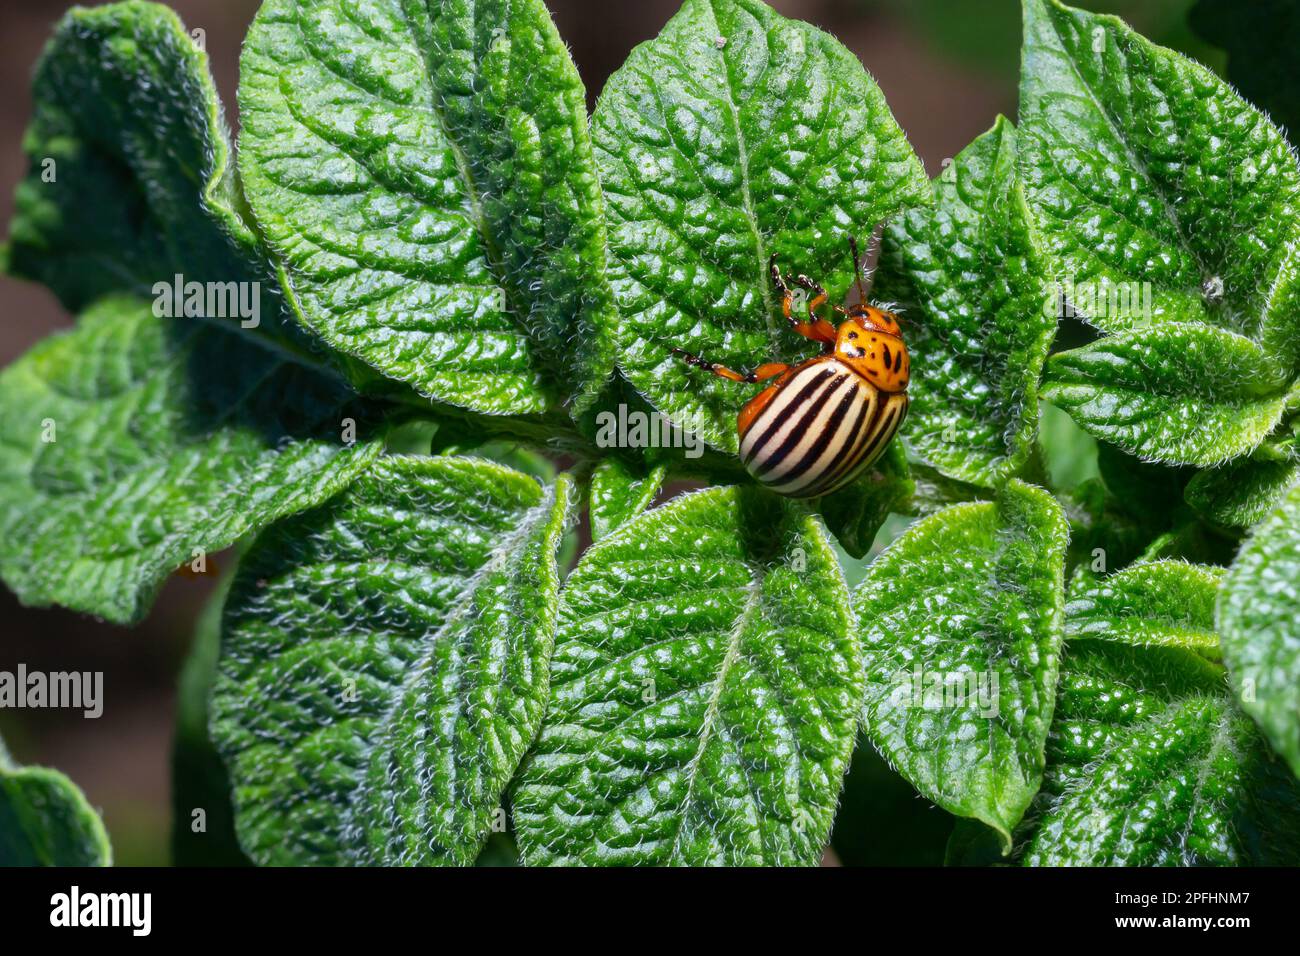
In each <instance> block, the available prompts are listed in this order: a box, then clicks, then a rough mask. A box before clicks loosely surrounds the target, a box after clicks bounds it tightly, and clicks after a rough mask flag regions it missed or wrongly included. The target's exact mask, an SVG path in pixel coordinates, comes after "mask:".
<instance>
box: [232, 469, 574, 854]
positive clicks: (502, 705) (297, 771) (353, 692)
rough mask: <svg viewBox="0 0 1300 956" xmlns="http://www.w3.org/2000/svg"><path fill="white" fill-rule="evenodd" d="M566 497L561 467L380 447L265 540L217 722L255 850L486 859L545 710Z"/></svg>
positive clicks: (252, 554) (242, 574) (243, 605)
mask: <svg viewBox="0 0 1300 956" xmlns="http://www.w3.org/2000/svg"><path fill="white" fill-rule="evenodd" d="M571 497H572V484H571V482H570V480H569V479H568V478H567V477H564V476H562V477H561V478H560V479H559V481H558V482H557V483H556V484H555V485H553V486H551V487H550V488H543V487H542V486H541V485H540V484H539V483H538V482H537V481H536V480H534V479H532V478H530V477H528V476H526V475H523V474H521V473H519V472H516V471H513V470H511V469H509V468H505V467H504V466H501V465H497V464H494V463H491V462H488V461H484V460H481V459H470V458H415V457H409V458H408V457H391V458H381V459H380V460H379V461H378V462H377V463H376V464H375V466H374V468H373V469H372V470H371V471H370V472H368V473H367V474H366V475H365V476H363V477H362V478H361V479H359V480H358V481H357V482H356V483H354V484H353V485H352V487H351V488H349V489H348V491H347V493H346V494H344V495H341V496H339V497H338V498H336V499H334V500H333V501H332V502H330V503H329V504H327V505H326V506H324V507H323V508H319V509H317V510H315V511H311V512H308V513H306V514H304V515H301V516H299V517H297V518H295V519H293V520H291V521H287V522H283V523H281V524H277V525H274V526H273V527H271V528H270V529H268V530H267V531H266V532H265V533H264V534H263V535H262V536H261V537H260V538H258V540H257V542H256V543H255V544H254V545H253V547H252V549H251V550H250V551H249V553H248V554H247V555H246V556H245V557H244V559H243V560H242V561H241V562H240V567H239V572H238V574H237V576H236V578H235V582H234V584H233V585H232V587H231V592H230V597H229V599H228V600H227V604H226V611H225V616H224V621H223V638H222V648H221V659H220V662H219V664H218V668H219V675H218V678H217V684H216V689H215V691H214V694H213V718H212V721H213V722H212V730H213V737H214V739H215V740H216V742H217V745H218V747H219V748H220V750H221V752H222V755H223V756H224V757H225V759H226V762H227V766H228V767H229V769H230V775H231V779H232V782H233V784H234V799H235V808H236V825H237V829H238V832H239V835H240V840H241V842H242V844H243V847H244V849H245V851H246V852H247V853H248V854H249V856H250V857H252V858H253V860H254V861H255V862H257V863H259V864H263V865H268V864H269V865H283V864H311V865H339V864H359V863H365V864H386V865H397V864H402V865H434V864H459V865H469V864H471V863H473V862H474V859H475V857H476V856H477V854H478V851H479V849H480V848H481V847H482V845H483V842H484V841H485V840H486V838H487V836H488V834H489V833H490V832H492V831H494V830H499V829H501V828H502V827H503V826H504V823H505V817H504V811H503V810H502V809H501V798H502V793H503V791H504V790H505V787H506V785H507V784H508V783H509V781H510V779H511V777H512V776H513V774H514V772H515V767H516V765H517V764H518V762H519V760H520V758H521V757H522V756H523V755H524V752H525V751H526V750H527V749H528V747H529V746H530V744H531V743H532V740H533V737H534V735H535V734H536V732H537V729H538V727H539V726H540V724H541V720H542V714H543V711H544V710H545V707H546V701H547V696H548V692H547V683H548V676H547V673H548V672H547V665H548V662H549V660H550V656H551V648H552V643H553V639H554V628H555V614H556V604H557V592H558V590H559V575H558V570H557V567H556V558H555V556H556V551H557V548H558V546H559V543H560V538H561V537H562V535H563V533H564V528H565V523H566V516H567V512H568V510H569V507H570V500H571Z"/></svg>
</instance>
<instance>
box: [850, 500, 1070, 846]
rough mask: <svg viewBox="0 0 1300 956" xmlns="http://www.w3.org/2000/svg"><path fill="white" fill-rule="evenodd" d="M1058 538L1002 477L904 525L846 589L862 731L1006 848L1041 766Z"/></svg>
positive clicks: (1056, 619) (1058, 593)
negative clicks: (859, 658)
mask: <svg viewBox="0 0 1300 956" xmlns="http://www.w3.org/2000/svg"><path fill="white" fill-rule="evenodd" d="M1068 537H1069V529H1068V527H1067V525H1066V522H1065V517H1064V515H1063V514H1062V513H1061V509H1060V506H1059V505H1057V504H1056V502H1055V501H1054V500H1053V499H1052V497H1051V496H1050V495H1048V494H1047V493H1046V492H1045V491H1043V490H1042V489H1040V488H1035V487H1033V486H1031V485H1026V484H1023V483H1021V482H1019V481H1015V480H1012V481H1011V482H1009V483H1008V484H1007V485H1006V486H1005V487H1004V488H1003V489H1002V490H1001V491H1000V492H999V494H998V498H997V500H996V501H994V502H980V503H974V504H962V505H953V506H952V507H950V508H946V509H944V510H943V511H940V512H938V513H937V514H934V515H931V516H930V517H928V518H926V519H924V520H922V521H920V522H918V523H917V524H915V525H913V526H912V527H911V528H909V529H908V530H907V531H906V532H905V533H904V534H903V535H902V537H900V538H899V539H898V540H897V541H895V542H894V543H893V544H892V545H891V546H890V547H889V548H888V549H887V550H886V551H885V552H884V553H883V554H882V555H881V556H880V557H879V558H877V559H876V560H875V562H874V563H872V565H871V567H870V568H869V569H868V572H867V576H866V577H865V578H864V579H863V581H862V583H861V584H860V585H859V586H858V589H857V591H856V592H855V594H854V608H855V610H856V611H857V615H858V621H859V622H860V626H861V627H862V629H863V631H862V633H863V654H864V657H865V661H866V675H867V697H866V707H865V709H864V711H863V721H864V724H865V726H866V729H867V733H868V735H869V736H870V737H871V739H872V741H873V742H874V743H875V744H876V746H877V747H879V748H880V749H881V751H882V752H883V753H884V754H885V755H886V756H887V757H888V758H889V760H890V762H891V763H892V764H893V765H894V766H896V767H897V768H898V769H899V771H900V772H901V773H902V774H903V776H905V777H906V778H907V779H908V780H909V781H910V782H911V783H912V785H913V786H915V787H916V788H917V789H918V790H919V791H920V792H921V794H922V795H923V796H924V797H926V799H928V800H932V801H934V802H935V803H937V804H938V805H939V806H941V807H943V808H944V809H945V810H948V811H949V812H950V813H954V814H957V815H958V816H965V817H974V818H976V819H978V820H982V821H983V822H985V823H987V824H988V825H989V826H991V827H993V828H995V829H996V830H998V831H999V832H1001V833H1002V834H1003V837H1004V840H1005V841H1007V846H1009V845H1010V844H1009V840H1010V834H1011V831H1012V830H1013V829H1014V827H1015V826H1016V824H1017V823H1019V822H1020V817H1021V816H1022V815H1023V813H1024V811H1025V808H1026V807H1027V806H1028V805H1029V801H1030V800H1031V799H1032V797H1033V795H1034V793H1035V791H1036V790H1037V789H1038V782H1039V779H1040V777H1041V774H1042V770H1043V744H1044V741H1045V739H1046V737H1047V728H1048V725H1049V724H1050V722H1051V718H1052V704H1053V696H1054V694H1055V689H1056V670H1057V657H1058V654H1059V651H1060V645H1061V608H1062V605H1063V603H1064V600H1065V597H1064V590H1063V589H1064V573H1065V565H1064V561H1065V546H1066V542H1067V540H1068Z"/></svg>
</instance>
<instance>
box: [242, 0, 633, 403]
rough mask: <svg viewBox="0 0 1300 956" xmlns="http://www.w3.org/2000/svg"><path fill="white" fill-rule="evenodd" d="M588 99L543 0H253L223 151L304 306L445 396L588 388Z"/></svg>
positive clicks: (591, 264)
mask: <svg viewBox="0 0 1300 956" xmlns="http://www.w3.org/2000/svg"><path fill="white" fill-rule="evenodd" d="M585 104H586V101H585V94H584V92H583V87H582V83H581V81H580V80H579V78H578V74H577V71H576V69H575V68H574V65H573V62H572V61H571V60H570V59H569V55H568V50H567V49H566V47H565V46H564V43H563V42H562V41H561V39H560V37H559V34H558V33H557V32H556V29H555V25H554V24H553V23H552V22H551V19H550V15H549V14H548V13H547V12H546V8H545V6H544V5H543V4H542V2H541V0H479V2H475V3H471V2H469V0H447V2H443V3H439V4H428V3H420V2H418V0H375V2H372V3H367V4H365V5H362V6H360V7H358V6H357V5H356V4H353V3H350V2H345V0H267V2H266V3H264V4H263V6H262V9H261V11H260V12H259V13H258V15H257V18H256V20H254V22H253V25H252V28H251V29H250V31H249V34H248V39H247V41H246V43H245V46H244V54H243V59H242V63H241V79H240V105H241V108H242V109H241V119H242V121H243V124H244V128H243V133H242V135H241V140H240V147H241V152H240V170H241V172H242V173H243V177H244V184H245V188H246V190H247V193H248V202H249V205H250V206H251V207H252V211H253V214H254V216H255V218H256V220H257V223H258V225H259V227H260V228H261V230H262V232H263V233H264V234H265V236H266V238H267V241H268V242H269V243H270V245H271V246H272V247H273V248H274V250H275V252H276V254H277V255H278V257H279V259H280V261H281V263H282V266H283V269H282V279H283V282H284V284H285V288H286V290H287V292H288V295H289V298H290V301H291V304H292V306H293V308H294V310H295V311H296V312H297V314H298V315H299V317H300V319H301V320H302V321H303V322H304V323H305V324H306V325H307V326H308V327H310V328H311V329H313V330H315V331H316V332H318V333H319V334H320V335H321V336H322V337H323V338H324V339H325V340H326V341H327V342H329V343H330V344H331V345H332V346H334V347H335V348H337V349H339V350H341V351H343V352H345V353H347V354H348V355H353V356H356V357H358V358H360V359H361V360H363V361H365V362H366V363H367V364H369V365H371V366H373V367H374V368H375V369H378V370H379V371H380V372H382V373H383V374H384V375H387V376H389V377H391V378H394V379H398V380H400V381H402V382H405V383H407V384H409V385H411V386H413V387H414V388H415V389H417V390H418V391H419V392H421V393H422V394H424V395H428V396H431V397H433V398H436V399H439V400H441V401H444V402H448V403H450V404H453V405H459V406H462V407H466V408H472V409H475V410H478V411H482V412H488V413H492V414H529V413H540V412H544V411H547V410H550V409H552V408H555V407H558V405H559V404H560V403H562V402H564V401H569V400H570V399H572V402H573V410H574V411H575V412H579V411H581V410H582V409H584V408H585V406H586V404H587V403H588V402H589V401H590V400H591V398H592V395H593V393H594V391H595V389H596V388H597V387H598V386H599V385H600V383H601V382H602V381H603V379H604V378H605V376H606V375H607V374H608V373H609V371H610V370H611V368H612V365H613V353H612V348H613V346H612V341H611V340H610V339H609V337H608V332H607V331H606V330H607V328H608V327H609V326H610V325H611V324H612V323H613V305H612V302H613V298H612V293H611V291H610V288H609V283H608V278H607V276H606V274H605V253H606V250H605V225H604V216H603V210H602V199H601V192H600V184H599V181H598V178H597V175H596V170H595V165H594V162H593V160H592V155H591V145H590V137H589V134H588V131H587V125H586V105H585Z"/></svg>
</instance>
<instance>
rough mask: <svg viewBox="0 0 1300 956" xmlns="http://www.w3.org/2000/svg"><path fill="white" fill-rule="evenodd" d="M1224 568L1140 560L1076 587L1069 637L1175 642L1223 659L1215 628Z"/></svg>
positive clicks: (1068, 609)
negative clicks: (1215, 612)
mask: <svg viewBox="0 0 1300 956" xmlns="http://www.w3.org/2000/svg"><path fill="white" fill-rule="evenodd" d="M1221 576H1222V571H1221V569H1219V568H1211V567H1204V566H1202V565H1196V564H1187V563H1185V562H1182V561H1151V562H1146V563H1142V564H1135V565H1133V566H1131V567H1128V568H1125V569H1124V570H1123V571H1118V572H1116V573H1115V574H1111V575H1108V576H1106V577H1102V578H1099V579H1097V580H1094V581H1089V582H1087V583H1086V584H1085V585H1084V586H1083V587H1076V588H1072V589H1071V591H1070V600H1069V601H1068V602H1067V603H1066V605H1065V636H1066V639H1067V640H1074V639H1076V638H1085V637H1095V638H1099V639H1105V640H1108V641H1113V642H1115V643H1120V644H1132V645H1134V646H1135V647H1147V646H1151V645H1172V646H1175V647H1182V648H1186V649H1188V650H1193V651H1195V652H1196V653H1198V654H1201V655H1202V656H1204V657H1207V658H1210V659H1212V660H1217V659H1218V658H1219V635H1218V633H1217V632H1216V631H1215V628H1214V603H1215V600H1216V599H1217V597H1218V591H1219V579H1220V577H1221Z"/></svg>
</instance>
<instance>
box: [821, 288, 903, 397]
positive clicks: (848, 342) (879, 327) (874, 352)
mask: <svg viewBox="0 0 1300 956" xmlns="http://www.w3.org/2000/svg"><path fill="white" fill-rule="evenodd" d="M835 357H836V358H838V359H839V360H840V361H841V362H843V363H844V364H845V365H847V366H849V367H850V368H851V369H853V370H854V371H855V372H857V373H858V374H859V375H861V376H862V377H863V378H865V379H866V380H867V381H869V382H870V383H871V384H872V385H874V386H876V388H878V389H880V390H881V391H882V392H890V393H894V392H905V391H907V383H908V381H909V380H910V379H911V376H912V362H911V359H910V357H909V356H908V354H907V345H906V344H905V343H904V342H903V332H902V329H900V328H899V326H898V317H897V316H896V315H894V314H893V313H892V312H885V311H884V310H883V309H877V308H875V307H874V306H870V305H859V306H854V307H853V308H852V309H850V310H849V317H848V319H847V321H845V322H843V323H841V325H840V327H839V331H838V333H837V334H836V338H835Z"/></svg>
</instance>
